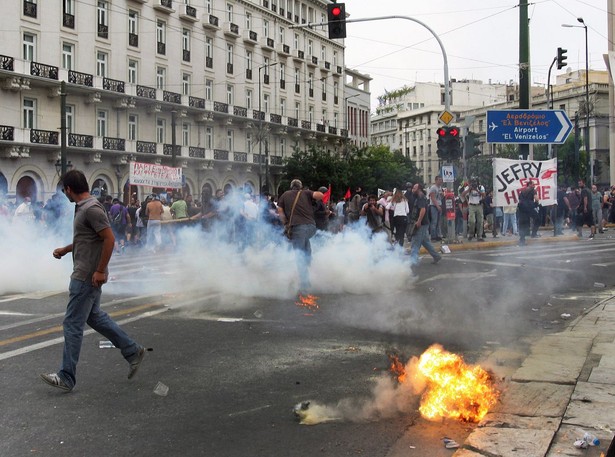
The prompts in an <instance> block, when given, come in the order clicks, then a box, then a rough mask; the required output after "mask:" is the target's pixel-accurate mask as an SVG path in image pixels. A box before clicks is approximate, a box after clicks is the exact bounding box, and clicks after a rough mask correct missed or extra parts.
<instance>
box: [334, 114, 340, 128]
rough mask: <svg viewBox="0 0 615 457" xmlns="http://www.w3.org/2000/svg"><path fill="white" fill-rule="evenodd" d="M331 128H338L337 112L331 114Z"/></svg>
mask: <svg viewBox="0 0 615 457" xmlns="http://www.w3.org/2000/svg"><path fill="white" fill-rule="evenodd" d="M333 126H334V127H336V128H337V127H339V113H337V112H335V113H333Z"/></svg>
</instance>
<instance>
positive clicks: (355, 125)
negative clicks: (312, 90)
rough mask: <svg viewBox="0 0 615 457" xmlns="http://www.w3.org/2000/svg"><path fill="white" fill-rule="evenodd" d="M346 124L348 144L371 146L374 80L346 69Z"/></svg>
mask: <svg viewBox="0 0 615 457" xmlns="http://www.w3.org/2000/svg"><path fill="white" fill-rule="evenodd" d="M345 73H346V90H345V93H346V96H345V97H344V102H345V105H346V123H345V126H344V128H345V129H346V130H347V131H348V143H349V144H352V145H353V146H355V147H357V148H365V147H367V146H369V144H370V131H369V130H370V129H369V116H370V96H371V93H370V89H369V82H370V81H371V80H372V78H371V77H370V76H369V75H366V74H364V73H359V72H358V71H356V70H351V69H349V68H346V70H345Z"/></svg>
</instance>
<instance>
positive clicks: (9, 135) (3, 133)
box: [0, 125, 15, 141]
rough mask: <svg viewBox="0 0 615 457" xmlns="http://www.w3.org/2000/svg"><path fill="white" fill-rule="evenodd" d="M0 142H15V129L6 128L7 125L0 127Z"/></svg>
mask: <svg viewBox="0 0 615 457" xmlns="http://www.w3.org/2000/svg"><path fill="white" fill-rule="evenodd" d="M0 140H2V141H14V140H15V128H14V127H11V126H8V125H0Z"/></svg>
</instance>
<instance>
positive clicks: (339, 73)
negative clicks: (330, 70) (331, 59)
mask: <svg viewBox="0 0 615 457" xmlns="http://www.w3.org/2000/svg"><path fill="white" fill-rule="evenodd" d="M337 74H338V75H341V74H342V66H341V65H338V66H337Z"/></svg>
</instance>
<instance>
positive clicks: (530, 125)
mask: <svg viewBox="0 0 615 457" xmlns="http://www.w3.org/2000/svg"><path fill="white" fill-rule="evenodd" d="M571 131H572V122H570V119H568V116H567V115H566V112H565V111H563V110H524V109H513V110H488V111H487V143H518V144H529V143H536V144H548V143H557V144H561V143H563V142H564V141H566V138H568V135H570V132H571Z"/></svg>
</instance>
